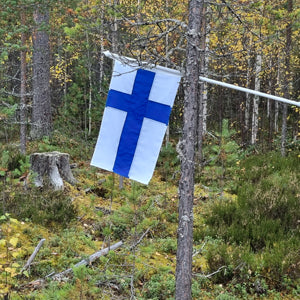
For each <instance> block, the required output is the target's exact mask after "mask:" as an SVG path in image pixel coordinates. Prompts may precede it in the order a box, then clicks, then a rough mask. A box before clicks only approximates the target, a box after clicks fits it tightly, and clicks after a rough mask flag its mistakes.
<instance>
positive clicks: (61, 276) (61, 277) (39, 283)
mask: <svg viewBox="0 0 300 300" xmlns="http://www.w3.org/2000/svg"><path fill="white" fill-rule="evenodd" d="M122 245H123V242H122V241H120V242H117V243H115V244H113V245H112V246H110V247H107V248H105V249H103V250H100V251H98V252H95V253H93V254H92V255H90V256H89V257H88V258H87V259H83V260H81V261H80V262H78V263H77V264H76V265H74V267H73V268H76V267H79V266H86V265H89V264H91V263H92V262H94V261H95V260H96V259H98V258H99V257H101V256H104V255H106V254H108V252H109V251H110V250H115V249H117V248H119V247H121V246H122ZM73 268H69V269H67V270H64V271H62V272H60V273H56V274H55V273H54V272H52V273H50V274H49V275H47V276H45V279H42V278H40V279H37V280H34V281H31V282H29V283H28V284H26V285H23V286H20V287H19V289H23V288H28V287H30V288H33V289H39V288H42V287H44V286H45V283H46V280H57V281H66V280H67V277H68V276H69V275H71V274H73Z"/></svg>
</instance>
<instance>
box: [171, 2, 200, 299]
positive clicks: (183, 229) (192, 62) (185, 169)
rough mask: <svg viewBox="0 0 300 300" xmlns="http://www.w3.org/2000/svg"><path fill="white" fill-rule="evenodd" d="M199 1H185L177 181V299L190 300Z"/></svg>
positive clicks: (198, 72) (198, 55) (198, 71)
mask: <svg viewBox="0 0 300 300" xmlns="http://www.w3.org/2000/svg"><path fill="white" fill-rule="evenodd" d="M202 7H203V1H198V0H191V1H190V2H189V25H188V32H187V51H186V74H185V78H184V85H185V96H184V117H183V119H184V120H183V122H184V124H183V135H182V143H181V144H182V157H181V177H180V182H179V223H178V232H177V257H176V258H177V265H176V290H175V297H176V299H177V300H186V299H191V282H192V250H193V200H194V167H195V166H194V161H195V143H196V124H197V100H198V88H199V75H200V68H199V58H200V52H199V49H200V32H201V18H200V17H201V13H202Z"/></svg>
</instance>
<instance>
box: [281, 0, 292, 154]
mask: <svg viewBox="0 0 300 300" xmlns="http://www.w3.org/2000/svg"><path fill="white" fill-rule="evenodd" d="M287 5H288V14H290V13H291V12H292V11H293V0H288V3H287ZM291 48H292V24H291V21H289V22H288V24H287V26H286V43H285V72H284V87H283V94H284V97H285V98H289V94H290V93H289V84H290V72H291V70H290V56H291ZM286 138H287V104H283V107H282V127H281V155H282V156H285V155H286Z"/></svg>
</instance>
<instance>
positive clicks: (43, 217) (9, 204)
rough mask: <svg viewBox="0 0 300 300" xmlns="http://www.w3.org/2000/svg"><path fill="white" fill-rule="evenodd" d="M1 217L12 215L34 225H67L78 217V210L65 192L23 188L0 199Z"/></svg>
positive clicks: (4, 194)
mask: <svg viewBox="0 0 300 300" xmlns="http://www.w3.org/2000/svg"><path fill="white" fill-rule="evenodd" d="M0 202H2V203H1V205H0V215H3V214H5V213H11V214H12V215H13V216H15V217H16V218H18V219H23V220H25V219H30V220H31V221H32V222H34V223H38V224H42V225H51V224H52V223H53V222H54V223H56V224H60V225H66V224H67V223H69V222H70V221H71V220H73V219H74V218H75V217H76V208H75V206H74V204H73V203H72V200H71V198H70V197H69V196H67V195H66V193H65V192H63V191H53V190H50V189H49V190H48V191H47V192H45V191H41V190H39V189H37V188H32V189H30V190H27V191H25V190H24V189H23V188H22V187H19V188H15V190H14V191H13V192H11V191H9V190H8V191H7V192H4V193H3V197H2V198H0Z"/></svg>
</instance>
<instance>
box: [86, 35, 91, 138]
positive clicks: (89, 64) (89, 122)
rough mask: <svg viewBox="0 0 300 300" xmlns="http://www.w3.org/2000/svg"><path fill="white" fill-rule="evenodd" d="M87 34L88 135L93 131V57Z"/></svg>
mask: <svg viewBox="0 0 300 300" xmlns="http://www.w3.org/2000/svg"><path fill="white" fill-rule="evenodd" d="M85 35H86V43H87V48H88V49H87V59H88V74H89V75H88V76H89V104H88V136H90V135H91V133H92V58H91V54H90V49H89V45H90V41H89V34H88V32H86V33H85Z"/></svg>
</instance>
